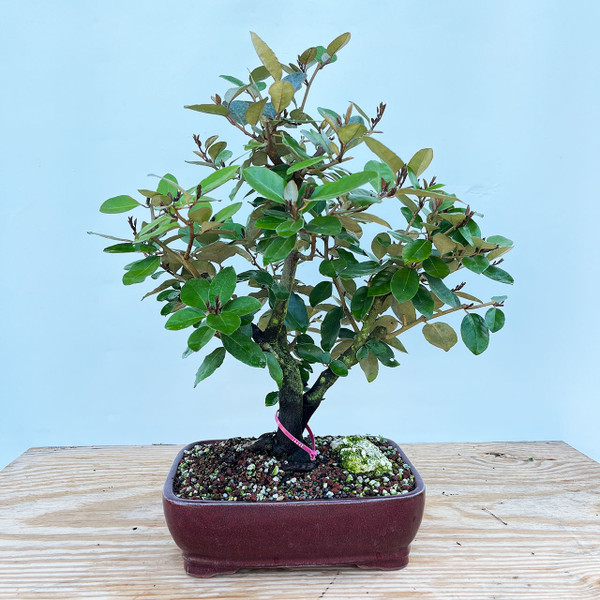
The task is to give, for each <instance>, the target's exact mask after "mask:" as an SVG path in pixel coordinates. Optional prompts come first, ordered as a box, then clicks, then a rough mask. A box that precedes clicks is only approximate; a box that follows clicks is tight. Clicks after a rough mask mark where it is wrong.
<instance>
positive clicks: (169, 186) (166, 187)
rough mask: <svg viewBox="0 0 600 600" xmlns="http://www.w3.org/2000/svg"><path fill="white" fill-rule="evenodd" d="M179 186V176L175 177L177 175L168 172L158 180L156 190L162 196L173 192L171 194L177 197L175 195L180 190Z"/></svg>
mask: <svg viewBox="0 0 600 600" xmlns="http://www.w3.org/2000/svg"><path fill="white" fill-rule="evenodd" d="M173 184H175V185H173ZM177 188H178V186H177V178H176V177H175V175H172V174H171V173H166V174H165V175H163V177H162V179H161V180H160V181H159V182H158V187H157V188H156V192H157V193H158V194H160V195H161V196H167V195H168V194H171V196H173V197H175V195H176V194H177V192H178V189H177Z"/></svg>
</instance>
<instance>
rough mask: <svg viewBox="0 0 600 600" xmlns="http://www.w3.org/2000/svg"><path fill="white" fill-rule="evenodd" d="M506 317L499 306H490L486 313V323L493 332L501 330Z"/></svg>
mask: <svg viewBox="0 0 600 600" xmlns="http://www.w3.org/2000/svg"><path fill="white" fill-rule="evenodd" d="M505 321H506V317H505V316H504V313H503V312H502V311H501V310H500V309H499V308H490V309H489V310H488V311H487V312H486V313H485V324H486V325H487V327H488V329H489V330H490V331H491V332H492V333H496V331H500V330H501V329H502V328H503V327H504V322H505Z"/></svg>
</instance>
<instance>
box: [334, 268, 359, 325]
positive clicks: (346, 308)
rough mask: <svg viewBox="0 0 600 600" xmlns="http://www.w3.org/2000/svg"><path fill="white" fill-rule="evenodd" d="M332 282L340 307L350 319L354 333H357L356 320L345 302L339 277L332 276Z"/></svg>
mask: <svg viewBox="0 0 600 600" xmlns="http://www.w3.org/2000/svg"><path fill="white" fill-rule="evenodd" d="M333 284H334V285H335V289H336V290H337V293H338V294H339V296H340V304H341V305H342V308H343V309H344V314H345V315H346V318H347V319H348V321H350V325H352V329H354V331H355V333H358V332H359V331H360V330H359V328H358V325H357V324H356V321H355V320H354V315H353V314H352V313H351V312H350V309H349V308H348V305H347V304H346V292H344V290H342V286H341V285H340V281H339V277H334V278H333Z"/></svg>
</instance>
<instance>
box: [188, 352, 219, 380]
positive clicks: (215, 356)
mask: <svg viewBox="0 0 600 600" xmlns="http://www.w3.org/2000/svg"><path fill="white" fill-rule="evenodd" d="M224 358H225V348H217V349H216V350H213V351H212V352H211V353H210V354H208V355H207V356H206V358H205V359H204V360H203V361H202V364H201V365H200V368H199V369H198V371H197V372H196V380H195V381H194V387H196V386H197V385H198V384H199V383H200V382H201V381H202V380H203V379H206V378H207V377H210V376H211V375H212V374H213V373H214V372H215V371H216V370H217V369H218V368H219V367H220V366H221V365H222V364H223V360H224Z"/></svg>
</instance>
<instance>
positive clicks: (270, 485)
mask: <svg viewBox="0 0 600 600" xmlns="http://www.w3.org/2000/svg"><path fill="white" fill-rule="evenodd" d="M367 438H368V439H369V440H370V441H371V442H373V443H374V444H375V445H376V446H378V447H379V449H380V450H381V451H382V452H383V453H384V454H385V455H386V456H387V457H388V458H389V459H390V461H391V463H392V465H393V469H392V471H393V472H391V473H386V474H384V475H380V476H374V475H372V474H369V473H358V474H354V473H349V472H348V471H346V470H345V469H343V468H342V467H341V465H340V463H339V458H338V454H337V453H336V452H334V451H333V450H332V449H331V442H332V441H333V440H334V439H335V438H334V437H333V436H324V437H317V438H316V439H315V442H316V448H317V450H318V452H319V454H318V456H317V458H316V460H315V467H314V469H313V470H312V471H307V472H290V471H285V467H286V461H280V460H277V459H275V458H273V457H272V456H270V455H266V454H260V453H257V452H255V451H251V450H249V449H248V446H249V445H250V444H251V443H252V442H253V441H254V438H232V439H229V440H225V441H222V442H219V443H218V444H197V445H196V446H194V447H193V448H191V449H190V450H188V451H186V452H185V453H184V455H183V458H182V460H181V462H180V463H179V466H178V468H177V475H176V477H175V482H174V485H173V488H174V492H175V495H176V496H178V497H179V498H195V499H200V500H230V501H243V502H259V501H272V502H282V501H286V500H317V499H319V500H320V499H340V498H355V497H359V498H365V497H372V496H398V495H401V494H407V493H408V492H409V491H410V490H412V489H413V488H414V487H415V478H414V475H413V474H412V473H411V471H410V468H409V466H408V465H407V464H405V463H404V460H403V458H402V456H401V455H400V453H399V452H398V451H397V450H396V448H394V447H393V446H391V445H389V444H388V443H387V442H386V441H384V440H383V438H377V437H373V436H367Z"/></svg>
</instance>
